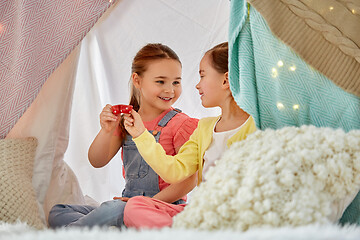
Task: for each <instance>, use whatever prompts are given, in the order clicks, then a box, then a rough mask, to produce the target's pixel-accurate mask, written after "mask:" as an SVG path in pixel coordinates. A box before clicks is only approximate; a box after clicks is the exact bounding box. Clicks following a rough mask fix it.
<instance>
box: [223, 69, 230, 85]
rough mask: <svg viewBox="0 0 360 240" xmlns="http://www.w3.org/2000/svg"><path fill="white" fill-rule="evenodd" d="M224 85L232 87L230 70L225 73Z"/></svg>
mask: <svg viewBox="0 0 360 240" xmlns="http://www.w3.org/2000/svg"><path fill="white" fill-rule="evenodd" d="M223 87H224V88H230V84H229V72H226V73H225V74H224V79H223Z"/></svg>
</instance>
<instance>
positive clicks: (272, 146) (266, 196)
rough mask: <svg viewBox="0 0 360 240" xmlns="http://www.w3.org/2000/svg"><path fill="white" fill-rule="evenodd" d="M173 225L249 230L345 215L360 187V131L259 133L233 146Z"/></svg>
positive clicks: (306, 128) (310, 129) (291, 129)
mask: <svg viewBox="0 0 360 240" xmlns="http://www.w3.org/2000/svg"><path fill="white" fill-rule="evenodd" d="M206 179H207V181H206V182H203V183H201V185H200V186H199V188H198V189H196V190H195V191H194V193H193V194H192V197H191V200H190V203H189V205H188V206H186V207H185V209H184V211H183V212H182V213H180V214H178V215H177V216H176V217H175V218H174V227H178V228H197V229H204V230H215V229H231V230H240V231H245V230H248V229H249V228H258V227H284V226H285V227H286V226H289V227H294V226H302V225H308V224H313V223H317V224H325V223H330V222H335V221H336V220H338V219H339V218H340V217H341V215H342V213H343V211H344V210H345V208H346V206H347V205H348V204H349V203H350V202H351V201H352V199H353V198H354V197H355V195H356V194H357V192H358V191H359V187H360V131H359V130H353V131H350V132H348V133H345V132H344V131H342V130H333V129H330V128H316V127H314V126H302V127H300V128H295V127H285V128H283V129H279V130H271V129H268V130H265V131H260V130H258V131H256V132H255V133H253V134H252V135H250V136H248V138H247V139H246V140H244V141H241V142H238V143H235V144H233V145H232V147H231V148H230V149H229V150H227V151H226V152H225V153H224V155H223V156H222V158H221V160H219V161H218V162H217V164H216V166H215V167H213V168H211V169H209V172H208V173H207V178H206Z"/></svg>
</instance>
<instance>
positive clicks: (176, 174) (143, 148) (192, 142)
mask: <svg viewBox="0 0 360 240" xmlns="http://www.w3.org/2000/svg"><path fill="white" fill-rule="evenodd" d="M131 115H132V117H131V116H130V115H125V121H124V125H125V128H126V130H127V131H128V133H129V134H131V135H132V137H133V141H134V142H135V144H136V147H137V148H138V150H139V152H140V154H141V156H142V157H143V158H144V160H145V161H146V162H147V163H148V164H149V165H150V166H151V168H152V169H154V171H155V172H156V173H157V174H158V175H159V176H160V177H161V178H162V179H164V180H165V182H167V183H179V182H181V181H183V180H185V179H186V178H188V177H190V176H191V175H193V174H194V173H195V172H196V171H197V170H198V168H199V156H198V128H196V129H195V131H194V132H193V134H192V135H191V136H190V139H189V141H187V142H186V143H185V144H184V145H183V146H182V147H181V148H180V151H179V153H178V154H176V155H175V156H170V155H166V152H165V150H164V149H163V147H162V146H161V145H160V144H159V143H156V141H155V138H154V137H153V136H152V135H151V134H150V133H149V132H148V131H145V130H146V129H145V127H144V124H143V122H142V120H141V117H140V115H139V114H138V113H137V112H135V111H134V110H133V111H132V112H131Z"/></svg>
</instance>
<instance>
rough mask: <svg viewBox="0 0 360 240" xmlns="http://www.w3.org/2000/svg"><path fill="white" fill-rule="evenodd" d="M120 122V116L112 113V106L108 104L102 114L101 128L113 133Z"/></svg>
mask: <svg viewBox="0 0 360 240" xmlns="http://www.w3.org/2000/svg"><path fill="white" fill-rule="evenodd" d="M119 122H120V116H116V115H115V114H113V113H112V110H111V105H110V104H107V105H106V106H105V107H104V108H103V110H102V112H101V113H100V126H101V128H102V129H103V130H105V131H106V132H111V131H113V130H114V129H115V128H116V127H117V126H118V125H119Z"/></svg>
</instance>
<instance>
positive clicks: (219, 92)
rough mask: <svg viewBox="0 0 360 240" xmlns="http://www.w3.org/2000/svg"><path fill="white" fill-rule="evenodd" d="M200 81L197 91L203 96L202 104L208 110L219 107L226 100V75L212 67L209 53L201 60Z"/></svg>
mask: <svg viewBox="0 0 360 240" xmlns="http://www.w3.org/2000/svg"><path fill="white" fill-rule="evenodd" d="M199 74H200V81H199V83H198V84H196V89H197V90H198V91H199V94H200V96H201V103H202V105H203V106H204V107H206V108H211V107H217V106H219V105H220V104H221V101H223V99H224V91H223V88H222V86H223V80H224V78H225V75H224V74H223V73H219V72H218V71H216V69H215V68H214V67H213V66H212V62H211V58H210V55H209V54H208V53H206V54H205V55H204V57H203V58H202V59H201V62H200V67H199Z"/></svg>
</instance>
